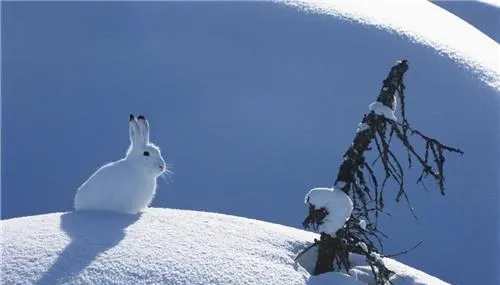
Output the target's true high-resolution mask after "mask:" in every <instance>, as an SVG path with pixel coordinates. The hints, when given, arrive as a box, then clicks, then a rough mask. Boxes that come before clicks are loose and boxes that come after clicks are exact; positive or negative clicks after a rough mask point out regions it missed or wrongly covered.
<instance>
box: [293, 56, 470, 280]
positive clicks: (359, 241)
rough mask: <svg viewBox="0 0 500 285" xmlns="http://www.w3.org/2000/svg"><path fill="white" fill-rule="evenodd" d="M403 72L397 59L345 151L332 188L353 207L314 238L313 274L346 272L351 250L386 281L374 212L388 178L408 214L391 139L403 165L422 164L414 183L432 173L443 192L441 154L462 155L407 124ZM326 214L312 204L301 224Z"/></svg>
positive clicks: (315, 223) (313, 223)
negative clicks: (371, 156)
mask: <svg viewBox="0 0 500 285" xmlns="http://www.w3.org/2000/svg"><path fill="white" fill-rule="evenodd" d="M407 70H408V62H407V61H406V60H400V61H398V62H396V64H395V65H393V66H392V68H391V70H390V72H389V75H388V76H387V78H386V79H385V80H384V81H383V85H382V89H381V90H380V93H379V95H378V97H377V100H376V101H375V102H373V103H372V104H371V105H370V112H369V113H367V114H365V115H364V117H363V119H362V121H361V123H360V126H359V128H358V131H357V133H356V136H355V137H354V140H353V142H352V144H351V145H350V146H349V148H348V149H347V151H346V152H345V153H344V156H343V158H344V159H343V162H342V164H341V165H340V168H339V172H338V174H337V178H336V180H335V184H334V188H335V189H336V190H341V191H343V192H345V193H346V194H348V195H349V197H350V198H351V199H352V201H353V211H352V214H351V217H350V219H349V220H348V221H347V222H346V224H345V225H344V227H343V228H341V229H339V230H338V231H337V232H336V234H335V235H331V234H327V233H324V232H323V233H321V236H320V239H319V240H315V242H314V245H315V246H317V248H318V257H317V260H316V266H315V271H314V272H313V274H315V275H318V274H322V273H325V272H330V271H334V270H343V269H345V270H346V271H348V270H349V269H350V268H351V265H350V263H349V258H348V257H349V254H350V253H357V254H361V255H364V256H366V261H367V262H368V264H369V265H370V267H371V269H372V272H373V275H374V277H375V281H376V283H377V284H380V285H382V284H386V282H387V281H388V280H389V278H390V276H391V274H392V273H393V272H391V271H390V270H389V269H388V268H387V267H386V266H385V265H384V263H383V260H382V259H381V258H380V257H381V255H380V254H381V253H382V249H383V245H382V240H381V238H382V237H384V236H385V235H384V233H383V232H382V231H381V230H380V228H379V225H378V217H379V214H380V213H382V212H383V211H384V189H385V186H386V183H387V182H388V181H389V180H393V181H394V182H395V183H396V185H397V186H398V189H397V194H396V201H398V202H399V201H400V199H401V198H404V199H405V200H406V202H407V203H408V206H409V207H410V209H411V211H412V213H413V209H412V207H411V204H410V201H409V198H408V195H407V193H406V187H405V184H404V182H405V181H404V178H405V172H404V168H403V165H402V163H401V161H400V160H399V159H398V157H397V156H396V155H395V153H394V152H393V149H391V142H392V139H393V138H396V139H397V141H399V142H400V143H401V144H402V146H403V147H404V149H406V151H407V154H408V155H407V161H408V167H412V164H413V161H416V162H417V164H418V165H419V166H420V167H421V168H422V171H421V174H420V176H419V178H418V180H417V183H422V184H423V179H424V178H426V177H432V178H433V179H434V180H435V181H436V183H437V185H438V187H439V190H440V192H441V194H443V195H444V194H445V192H444V190H445V189H444V184H445V177H444V162H445V156H444V154H445V152H454V153H460V154H463V152H462V151H461V150H460V149H458V148H454V147H450V146H447V145H444V144H442V143H441V142H439V141H438V140H437V139H434V138H431V137H429V136H427V135H424V134H423V133H421V132H420V131H418V130H416V129H414V128H413V127H412V126H411V125H410V123H409V122H408V120H407V117H406V111H405V93H404V91H405V85H404V83H403V76H404V74H405V72H406V71H407ZM396 94H397V97H398V99H399V102H400V108H399V110H400V114H401V118H402V121H401V122H398V121H397V120H396V118H395V115H394V112H395V111H396V105H397V104H396V102H397V98H396ZM412 135H413V136H415V137H416V138H417V139H420V140H422V141H423V143H424V145H425V149H424V151H423V154H422V153H419V152H417V150H416V149H415V147H414V144H413V143H412V142H411V141H410V136H412ZM370 150H372V151H373V150H374V151H375V154H376V156H377V158H376V159H375V160H374V161H373V162H372V163H369V162H368V161H367V159H366V157H365V153H366V152H368V151H370ZM375 165H380V166H381V169H382V170H383V174H384V175H383V177H380V175H377V174H376V172H375V170H376V169H375V168H374V166H375ZM424 187H425V185H424ZM413 214H414V213H413ZM327 215H328V211H326V209H325V208H319V209H317V208H316V207H315V206H314V205H309V215H308V216H307V217H306V219H305V220H304V223H303V225H304V227H305V228H309V227H310V226H313V228H317V226H318V225H320V224H321V223H322V221H323V219H325V217H326V216H327ZM414 215H415V214H414Z"/></svg>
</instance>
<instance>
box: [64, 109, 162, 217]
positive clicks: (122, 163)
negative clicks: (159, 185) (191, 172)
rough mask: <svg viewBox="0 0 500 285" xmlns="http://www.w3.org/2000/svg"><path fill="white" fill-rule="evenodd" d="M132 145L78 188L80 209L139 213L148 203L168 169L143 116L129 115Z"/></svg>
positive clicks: (76, 201) (77, 195) (77, 203)
mask: <svg viewBox="0 0 500 285" xmlns="http://www.w3.org/2000/svg"><path fill="white" fill-rule="evenodd" d="M129 136H130V147H129V148H128V150H127V153H126V155H125V157H124V158H122V159H120V160H118V161H114V162H111V163H108V164H105V165H103V166H101V168H99V169H98V170H97V171H96V172H94V174H92V176H90V178H89V179H88V180H87V181H85V182H84V183H83V184H82V185H81V186H80V187H79V188H78V191H77V192H76V196H75V201H74V206H75V209H76V210H77V211H78V210H103V211H112V212H119V213H128V214H136V213H138V212H140V211H141V210H143V209H145V208H146V207H148V206H149V204H150V203H151V201H152V200H153V198H154V196H155V193H156V179H157V178H158V176H160V175H161V174H163V173H164V172H165V171H166V167H167V165H166V163H165V160H164V159H163V157H162V156H161V152H160V149H159V148H158V147H157V146H156V145H154V144H153V143H151V142H149V123H148V121H147V120H146V118H144V116H139V117H137V119H136V118H135V117H134V115H132V114H131V115H130V118H129Z"/></svg>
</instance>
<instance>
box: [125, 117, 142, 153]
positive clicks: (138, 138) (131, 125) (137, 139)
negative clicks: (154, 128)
mask: <svg viewBox="0 0 500 285" xmlns="http://www.w3.org/2000/svg"><path fill="white" fill-rule="evenodd" d="M128 133H129V137H130V145H132V146H133V145H140V144H141V143H142V141H143V139H142V135H141V130H140V127H139V123H138V122H137V120H136V119H135V117H134V115H133V114H130V116H129V119H128Z"/></svg>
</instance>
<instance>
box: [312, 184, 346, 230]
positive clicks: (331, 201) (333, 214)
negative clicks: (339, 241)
mask: <svg viewBox="0 0 500 285" xmlns="http://www.w3.org/2000/svg"><path fill="white" fill-rule="evenodd" d="M304 202H305V203H308V204H311V205H314V206H315V207H316V209H321V208H325V209H326V210H327V211H328V215H326V217H325V218H324V219H323V222H322V223H321V224H320V225H319V226H318V232H320V233H327V234H329V235H331V236H335V233H336V232H337V231H338V230H339V229H340V228H342V227H343V226H344V224H345V222H346V221H347V220H348V219H349V218H350V217H351V213H352V209H353V204H352V201H351V198H349V196H347V194H346V193H344V192H342V191H340V190H334V189H332V188H313V189H311V190H310V191H309V192H307V194H306V197H305V199H304Z"/></svg>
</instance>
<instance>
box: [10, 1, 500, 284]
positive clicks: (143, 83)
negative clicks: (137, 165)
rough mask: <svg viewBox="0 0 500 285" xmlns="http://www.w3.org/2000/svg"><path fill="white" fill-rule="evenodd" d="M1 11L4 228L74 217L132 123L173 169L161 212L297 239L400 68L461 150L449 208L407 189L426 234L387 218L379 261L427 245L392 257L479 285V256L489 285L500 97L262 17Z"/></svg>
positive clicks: (383, 40)
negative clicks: (315, 197) (235, 221)
mask: <svg viewBox="0 0 500 285" xmlns="http://www.w3.org/2000/svg"><path fill="white" fill-rule="evenodd" d="M2 6H3V9H2V68H3V69H2V71H3V72H2V94H3V96H2V97H3V102H2V103H3V104H2V108H3V109H2V115H3V117H2V146H3V149H2V165H3V167H2V205H1V210H2V217H3V218H11V217H18V216H26V215H34V214H40V213H49V212H61V211H69V210H71V209H72V200H73V197H74V194H75V191H76V189H77V187H78V186H79V185H80V184H81V183H82V182H83V181H84V180H85V179H87V177H88V176H89V175H90V174H91V173H92V172H93V171H94V170H95V169H97V168H98V167H99V166H100V165H101V164H103V163H105V162H108V161H112V160H116V159H119V158H121V157H122V156H123V155H124V153H125V151H126V149H127V147H128V129H127V128H128V125H127V119H128V114H129V113H131V112H133V113H137V114H139V113H142V114H144V115H146V116H147V117H148V118H149V119H150V122H151V128H152V130H151V132H152V133H151V139H152V141H153V142H155V143H157V144H158V145H159V146H160V147H161V148H162V151H163V153H164V156H165V158H166V160H167V162H168V163H170V164H171V166H172V171H173V175H172V177H171V178H170V179H169V181H168V183H167V182H165V181H162V180H160V181H159V185H160V186H159V189H158V192H157V196H156V199H155V200H154V202H153V206H155V207H170V208H182V209H193V210H202V211H214V212H222V213H227V214H234V215H238V216H245V217H250V218H256V219H261V220H265V221H270V222H276V223H280V224H285V225H290V226H294V227H300V226H301V222H302V220H303V218H304V217H305V215H306V208H305V206H304V205H303V196H304V195H305V193H306V192H307V191H308V190H309V189H310V188H313V187H316V186H330V185H331V184H332V183H333V180H334V179H335V176H336V172H337V169H338V166H339V164H340V161H341V157H342V154H343V152H344V150H345V149H346V148H347V146H348V145H349V143H350V142H351V140H352V138H353V136H354V133H355V129H356V127H357V124H358V122H359V120H360V119H361V117H362V115H363V113H364V112H365V111H366V110H367V107H368V104H369V103H370V102H371V101H373V100H374V99H375V97H376V95H377V93H378V91H379V89H380V84H381V81H382V79H383V78H385V76H386V75H387V72H388V68H389V67H390V66H391V65H392V64H393V62H394V61H395V60H397V59H400V58H403V57H405V58H408V59H409V61H410V71H409V72H408V74H407V76H406V84H407V86H408V88H407V95H408V101H407V104H408V112H409V113H408V115H409V117H410V120H411V121H412V122H413V124H414V126H416V127H417V128H419V129H421V130H423V131H424V132H426V133H428V134H429V135H431V136H434V137H437V138H439V139H441V140H442V141H443V142H446V143H449V144H452V145H455V146H458V147H460V148H462V149H463V150H464V151H465V152H466V154H465V155H464V156H463V157H457V156H450V158H449V159H448V160H447V169H448V170H447V173H446V175H447V193H448V194H447V196H445V197H442V196H440V195H439V194H438V192H437V191H435V190H436V189H435V187H430V188H431V189H430V190H432V191H430V193H426V192H425V191H424V190H423V189H422V188H421V187H420V186H417V185H415V186H412V188H414V189H412V191H411V198H412V200H413V203H414V206H415V208H416V211H417V214H419V220H416V221H415V220H414V219H412V218H411V214H410V213H409V212H408V210H407V208H406V205H405V204H404V203H401V204H397V205H396V204H395V203H390V204H389V206H388V207H390V208H391V209H392V210H393V212H394V213H396V214H397V215H396V216H395V217H393V218H391V219H390V220H388V221H387V222H386V223H385V228H386V231H387V232H388V233H389V234H390V235H391V239H390V240H388V241H387V242H386V247H387V249H388V250H389V251H392V252H396V251H400V250H403V249H406V248H407V247H409V246H411V245H413V244H414V243H416V242H417V241H419V240H424V244H423V246H421V247H420V248H419V249H417V250H415V251H413V252H412V253H410V254H408V255H406V256H402V257H401V258H400V259H399V260H401V261H403V262H406V263H408V264H409V265H412V266H416V267H417V268H419V269H422V270H424V271H427V272H429V273H430V274H433V275H436V276H437V277H440V278H443V279H444V280H446V281H448V282H451V283H454V284H456V283H459V284H471V282H472V280H476V281H477V279H476V278H478V277H477V276H472V275H473V274H471V273H470V270H469V268H470V267H469V265H468V264H467V263H466V262H464V260H471V262H476V261H477V260H485V261H487V262H485V263H487V264H484V265H483V266H484V268H482V271H481V272H482V274H481V277H479V278H482V280H480V281H483V283H482V284H488V283H490V284H492V283H494V282H493V281H492V280H493V278H495V277H496V268H497V266H498V254H497V252H498V250H492V248H493V249H498V244H497V240H498V231H497V228H496V227H494V226H492V225H498V213H497V211H498V201H499V197H498V192H497V190H498V187H497V184H496V183H497V181H496V179H492V178H493V177H497V174H498V169H499V167H498V166H499V165H498V157H499V150H498V143H499V141H500V140H499V137H498V129H499V128H498V121H499V120H498V119H499V118H498V107H499V97H498V93H495V92H494V91H493V90H491V89H489V88H487V87H486V86H484V84H483V83H482V82H481V81H479V80H478V79H477V78H475V77H474V76H473V75H471V73H469V72H468V71H467V70H465V69H463V68H461V67H459V66H458V65H457V64H456V63H455V62H453V61H451V60H449V59H447V58H445V57H442V56H440V55H438V54H437V53H436V52H435V51H434V50H432V49H430V48H425V47H422V46H419V45H416V44H414V43H410V42H409V41H408V40H406V39H405V38H402V37H399V36H397V35H394V34H389V33H386V32H384V31H380V30H376V29H374V28H369V27H362V26H359V25H357V24H354V23H347V22H344V21H340V20H339V19H335V18H332V17H328V16H323V15H312V14H305V13H302V12H299V11H297V10H295V9H293V8H290V7H283V6H279V5H274V4H270V3H223V2H220V3H172V2H163V3H158V2H157V3H148V4H144V3H142V4H139V3H131V2H126V3H50V4H49V3H29V4H28V3H13V2H10V3H2ZM462 13H467V10H465V9H464V10H462ZM475 18H476V17H475ZM479 20H480V19H477V21H479ZM478 25H479V24H478ZM480 25H483V26H484V25H486V26H487V27H488V28H490V29H492V27H491V26H488V25H493V23H492V22H491V21H487V20H484V21H480ZM410 173H411V174H413V175H414V176H415V177H416V174H417V173H416V171H415V172H410ZM410 177H411V176H410ZM413 181H414V180H413ZM411 183H412V181H408V185H412V184H411ZM429 185H431V186H433V185H432V184H431V182H430V183H429ZM387 192H390V191H387ZM394 195H395V193H394ZM390 197H391V196H388V199H389V198H390ZM478 221H481V222H478ZM488 226H489V227H488ZM478 235H479V236H481V241H480V242H478V240H477V239H478ZM471 241H476V242H477V243H476V244H475V245H474V247H475V249H474V250H470V244H469V243H470V242H471ZM472 278H474V279H472Z"/></svg>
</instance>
